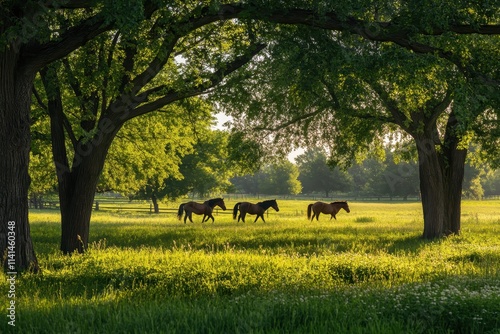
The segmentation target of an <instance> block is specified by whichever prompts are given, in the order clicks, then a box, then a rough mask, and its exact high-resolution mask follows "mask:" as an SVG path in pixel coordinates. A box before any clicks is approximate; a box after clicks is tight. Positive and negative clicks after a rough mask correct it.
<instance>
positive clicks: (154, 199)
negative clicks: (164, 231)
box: [151, 193, 160, 213]
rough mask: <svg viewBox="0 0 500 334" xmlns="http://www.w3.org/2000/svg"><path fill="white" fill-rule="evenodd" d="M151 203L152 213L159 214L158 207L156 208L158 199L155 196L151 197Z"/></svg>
mask: <svg viewBox="0 0 500 334" xmlns="http://www.w3.org/2000/svg"><path fill="white" fill-rule="evenodd" d="M151 201H153V208H154V213H160V207H159V206H158V198H157V197H156V194H154V193H153V194H152V195H151Z"/></svg>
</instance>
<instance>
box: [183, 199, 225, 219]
mask: <svg viewBox="0 0 500 334" xmlns="http://www.w3.org/2000/svg"><path fill="white" fill-rule="evenodd" d="M216 205H217V206H219V207H220V208H221V209H222V210H226V204H225V203H224V199H223V198H213V199H209V200H208V201H205V202H203V204H202V203H196V202H187V203H183V204H181V205H180V206H179V210H178V211H177V218H179V220H180V219H181V218H182V213H183V211H185V212H186V215H185V216H184V224H186V219H187V218H189V221H190V222H191V223H192V222H193V219H192V215H193V213H196V214H197V215H203V220H202V221H201V222H202V223H204V222H205V219H206V220H207V221H208V218H212V223H213V222H214V221H215V219H214V216H212V211H213V210H214V207H215V206H216Z"/></svg>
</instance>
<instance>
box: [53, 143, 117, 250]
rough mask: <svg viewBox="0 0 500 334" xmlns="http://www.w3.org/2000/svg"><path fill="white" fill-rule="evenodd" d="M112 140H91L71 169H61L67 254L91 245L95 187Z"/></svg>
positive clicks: (62, 208)
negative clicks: (90, 232)
mask: <svg viewBox="0 0 500 334" xmlns="http://www.w3.org/2000/svg"><path fill="white" fill-rule="evenodd" d="M110 144H111V143H110V141H109V140H106V141H105V142H101V143H99V144H93V141H90V142H89V143H88V144H86V145H83V146H85V148H84V149H82V151H81V152H78V151H77V152H76V154H75V159H74V161H73V165H72V168H71V170H68V171H66V172H64V173H58V174H59V175H58V180H59V199H60V206H61V230H62V233H61V251H62V252H63V253H64V254H71V253H73V252H78V253H83V252H85V250H86V249H87V248H88V243H89V229H90V217H91V215H92V206H93V203H94V196H95V190H96V187H97V183H98V182H99V175H100V173H101V171H102V168H103V166H104V161H105V158H106V154H107V152H108V149H109V146H110ZM83 146H82V147H83ZM81 154H86V155H85V156H82V155H81Z"/></svg>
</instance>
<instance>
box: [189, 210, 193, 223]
mask: <svg viewBox="0 0 500 334" xmlns="http://www.w3.org/2000/svg"><path fill="white" fill-rule="evenodd" d="M189 221H190V222H191V223H192V222H193V211H189Z"/></svg>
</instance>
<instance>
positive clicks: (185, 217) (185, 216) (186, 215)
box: [184, 211, 188, 224]
mask: <svg viewBox="0 0 500 334" xmlns="http://www.w3.org/2000/svg"><path fill="white" fill-rule="evenodd" d="M187 217H188V213H187V211H186V214H185V215H184V224H186V219H187Z"/></svg>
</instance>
